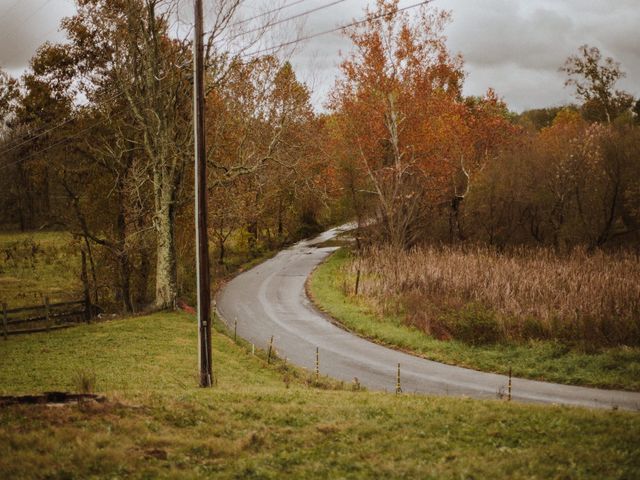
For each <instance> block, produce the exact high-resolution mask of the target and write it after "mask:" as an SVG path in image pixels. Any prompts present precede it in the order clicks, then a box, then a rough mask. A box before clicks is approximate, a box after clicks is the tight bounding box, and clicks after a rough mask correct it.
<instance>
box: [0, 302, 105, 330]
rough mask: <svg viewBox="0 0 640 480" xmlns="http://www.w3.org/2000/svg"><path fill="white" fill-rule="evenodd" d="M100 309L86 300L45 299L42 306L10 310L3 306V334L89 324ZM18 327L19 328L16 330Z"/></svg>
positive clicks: (4, 304) (5, 305)
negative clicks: (55, 300)
mask: <svg viewBox="0 0 640 480" xmlns="http://www.w3.org/2000/svg"><path fill="white" fill-rule="evenodd" d="M98 310H99V309H98V307H96V306H95V305H92V304H91V303H90V302H88V301H86V300H78V301H74V302H59V303H49V298H48V297H44V298H43V303H42V305H35V306H30V307H20V308H11V309H10V308H8V307H7V304H6V303H3V304H2V312H1V314H2V334H3V336H4V338H5V340H6V339H7V336H9V335H16V334H20V333H35V332H46V331H50V330H56V329H60V328H66V327H70V326H72V325H75V324H77V323H81V322H85V323H89V322H90V321H91V319H92V318H93V317H94V316H95V315H96V314H97V313H98ZM15 327H17V328H15Z"/></svg>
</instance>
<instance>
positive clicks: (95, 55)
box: [0, 0, 326, 312]
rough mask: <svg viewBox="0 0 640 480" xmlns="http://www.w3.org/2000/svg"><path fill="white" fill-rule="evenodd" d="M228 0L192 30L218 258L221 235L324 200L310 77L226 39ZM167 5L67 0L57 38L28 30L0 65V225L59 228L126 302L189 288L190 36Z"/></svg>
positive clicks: (161, 304)
mask: <svg viewBox="0 0 640 480" xmlns="http://www.w3.org/2000/svg"><path fill="white" fill-rule="evenodd" d="M239 6H240V2H239V1H236V0H225V1H221V2H218V4H217V9H216V11H215V12H214V14H215V18H213V19H212V20H211V25H210V26H211V29H210V30H209V31H208V32H207V36H206V64H207V79H206V81H207V92H206V96H207V105H208V108H207V112H206V115H207V132H206V134H207V142H208V145H209V151H208V152H207V154H208V155H207V161H208V163H209V172H210V173H209V178H208V179H207V183H208V185H209V203H210V207H209V211H210V213H211V214H210V217H211V218H210V220H209V221H210V226H211V233H212V235H211V237H212V239H214V241H215V246H213V247H214V248H215V247H217V250H218V252H217V258H218V262H219V264H224V263H225V260H226V258H225V252H226V249H225V247H226V245H227V242H228V240H229V237H230V236H231V235H236V236H239V237H240V238H239V239H238V240H237V242H241V243H243V244H245V245H246V250H247V251H248V252H249V254H251V255H259V254H260V253H261V251H263V250H265V249H268V248H275V247H277V246H278V245H281V244H283V243H285V242H288V241H291V240H292V239H296V238H299V237H300V236H301V235H305V234H308V233H309V232H311V231H314V230H316V229H317V228H318V225H319V217H320V215H321V211H320V210H321V207H322V205H323V204H324V203H326V202H325V200H324V197H325V192H324V191H323V188H322V183H323V182H322V181H321V180H322V177H323V172H322V168H323V167H322V162H321V161H320V151H321V149H320V144H319V141H320V138H321V137H319V136H318V135H317V132H318V131H319V130H322V128H321V126H320V122H321V121H320V119H318V118H317V116H316V115H315V114H314V112H313V109H312V107H311V103H310V92H309V89H308V88H307V87H306V86H305V85H304V84H303V83H301V82H300V81H299V80H298V79H297V78H296V75H295V72H294V71H293V69H292V67H291V65H290V64H289V63H288V62H287V61H282V60H280V59H278V58H277V57H276V56H275V55H273V54H271V55H268V54H265V55H258V56H252V57H246V56H245V55H244V50H245V49H244V47H243V48H240V49H239V50H237V52H236V53H234V54H232V53H230V51H229V49H228V48H227V47H228V44H226V43H224V42H222V40H221V39H223V38H225V37H229V36H230V37H231V38H235V37H237V36H239V35H241V34H242V33H243V32H242V31H238V29H237V27H236V26H235V25H234V22H235V20H234V19H235V17H236V14H237V11H238V8H239ZM177 7H178V2H170V1H162V0H122V1H121V0H82V1H78V2H77V13H76V14H75V15H74V16H73V17H70V18H66V19H65V20H63V22H62V27H63V29H64V30H65V32H66V34H67V37H68V41H67V42H65V43H61V44H50V43H45V44H44V45H43V46H41V47H40V48H39V50H38V51H37V53H36V55H35V56H34V57H33V58H32V60H31V62H30V68H29V70H28V71H27V73H25V74H24V75H23V76H22V78H20V79H12V78H10V77H9V76H8V75H6V74H3V75H2V88H1V90H0V91H1V92H2V104H1V107H2V109H3V111H2V118H3V121H4V124H3V129H2V147H0V150H1V151H2V153H3V155H2V165H0V168H1V169H2V173H3V175H2V180H0V181H1V182H2V187H0V190H1V191H2V192H3V195H2V199H1V201H2V202H3V208H2V213H3V215H2V217H3V218H2V219H1V221H2V223H3V225H5V227H6V228H14V229H15V228H17V229H20V230H23V231H25V230H33V229H41V228H62V229H66V230H68V231H70V232H71V233H73V234H74V235H75V236H77V237H78V238H79V239H80V240H81V242H82V245H83V249H84V250H85V252H86V253H87V257H88V259H89V265H90V274H91V278H92V285H93V295H94V297H95V298H94V300H95V301H96V303H100V302H110V303H112V304H117V305H119V307H120V308H121V309H122V310H123V311H126V312H131V311H134V310H137V309H140V308H145V307H149V306H153V307H155V308H172V307H174V306H175V303H176V299H177V298H178V295H189V294H191V292H193V281H192V277H193V275H192V273H193V270H194V268H193V258H194V251H193V206H192V204H193V185H192V184H193V165H192V163H193V162H192V158H193V153H192V152H193V143H192V142H193V127H192V118H191V117H192V105H193V103H192V95H191V89H192V73H191V40H190V39H189V38H185V39H180V38H177V37H176V34H175V33H174V32H172V31H171V21H172V19H174V18H175V16H176V10H175V9H176V8H177ZM268 20H269V19H267V21H268ZM238 23H239V22H238ZM267 24H268V23H267ZM257 30H260V31H257ZM264 31H266V27H265V28H264V29H256V28H252V29H251V30H250V31H249V33H252V34H253V35H252V37H251V39H249V40H247V43H248V45H249V47H251V46H252V45H254V44H255V43H256V42H257V38H258V36H259V35H260V34H262V33H264ZM220 45H222V46H220ZM224 45H227V47H223V46H224ZM52 125H53V126H55V127H54V128H52V127H51V126H52Z"/></svg>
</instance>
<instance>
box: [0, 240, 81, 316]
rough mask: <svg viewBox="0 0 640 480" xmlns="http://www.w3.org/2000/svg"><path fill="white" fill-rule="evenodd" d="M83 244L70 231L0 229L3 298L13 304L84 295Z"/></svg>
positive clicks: (0, 291)
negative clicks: (79, 245) (2, 230)
mask: <svg viewBox="0 0 640 480" xmlns="http://www.w3.org/2000/svg"><path fill="white" fill-rule="evenodd" d="M78 252H79V248H78V246H77V245H74V240H73V237H72V236H71V235H70V234H69V233H66V232H28V233H6V232H2V233H0V302H5V303H7V305H9V308H17V307H23V306H32V305H40V304H42V296H43V295H44V296H48V297H49V298H50V301H51V302H56V301H65V300H77V299H78V298H81V297H82V293H81V292H82V284H81V282H80V256H79V254H78Z"/></svg>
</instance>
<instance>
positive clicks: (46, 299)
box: [43, 297, 51, 330]
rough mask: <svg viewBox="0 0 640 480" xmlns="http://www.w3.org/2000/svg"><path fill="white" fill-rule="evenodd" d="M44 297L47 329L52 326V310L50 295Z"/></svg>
mask: <svg viewBox="0 0 640 480" xmlns="http://www.w3.org/2000/svg"><path fill="white" fill-rule="evenodd" d="M43 299H44V316H45V317H46V320H45V322H46V324H47V330H49V329H50V328H51V312H50V311H49V297H43Z"/></svg>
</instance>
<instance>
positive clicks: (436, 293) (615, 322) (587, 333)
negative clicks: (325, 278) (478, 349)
mask: <svg viewBox="0 0 640 480" xmlns="http://www.w3.org/2000/svg"><path fill="white" fill-rule="evenodd" d="M346 269H347V270H346V271H345V273H346V274H348V275H349V276H352V277H353V278H355V276H356V272H357V270H358V269H359V270H360V272H361V275H360V282H359V284H360V285H359V287H360V289H359V291H360V293H361V294H362V295H364V296H365V297H366V298H369V299H370V300H371V301H372V302H373V304H374V305H375V306H376V307H377V308H378V309H379V310H380V311H381V312H386V313H388V312H390V311H391V312H392V313H403V314H404V318H405V321H407V322H408V323H410V324H411V325H413V326H416V327H418V328H421V329H423V330H425V331H427V332H428V333H431V334H433V335H435V336H438V337H444V338H451V337H457V338H461V339H463V340H468V341H471V342H472V343H484V342H485V341H500V340H515V341H521V340H527V339H532V338H541V339H562V340H569V341H578V342H583V343H587V344H591V345H599V346H606V345H638V344H640V257H639V256H638V255H637V254H636V253H634V252H630V251H621V252H616V253H607V252H602V251H597V252H593V253H589V252H587V251H585V250H582V249H576V250H574V251H573V252H572V253H571V254H568V255H565V256H559V255H557V254H556V253H555V252H554V251H552V250H550V249H543V248H526V247H521V248H517V249H511V250H509V251H508V252H498V251H496V250H492V249H490V248H486V247H421V248H416V249H413V250H411V251H397V250H393V249H391V248H389V247H372V248H370V249H367V250H365V251H364V252H363V253H362V255H361V256H359V257H353V258H352V260H351V261H350V262H349V263H348V265H347V267H346ZM469 324H472V325H469Z"/></svg>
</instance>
